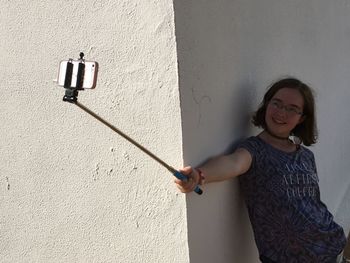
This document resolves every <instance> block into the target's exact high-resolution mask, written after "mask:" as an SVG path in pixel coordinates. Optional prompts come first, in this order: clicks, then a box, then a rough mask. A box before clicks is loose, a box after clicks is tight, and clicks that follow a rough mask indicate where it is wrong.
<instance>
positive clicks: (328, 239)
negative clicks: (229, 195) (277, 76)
mask: <svg viewBox="0 0 350 263" xmlns="http://www.w3.org/2000/svg"><path fill="white" fill-rule="evenodd" d="M238 148H244V149H246V150H248V151H249V153H250V154H251V156H252V164H251V167H250V169H249V170H248V171H247V172H246V173H245V174H243V175H241V176H239V182H240V186H241V189H242V191H243V194H244V197H245V202H246V205H247V208H248V213H249V218H250V221H251V224H252V227H253V232H254V237H255V242H256V245H257V248H258V251H259V254H260V255H263V256H264V257H267V258H269V259H271V260H273V261H275V262H278V263H288V262H298V263H302V262H307V263H313V262H315V263H316V262H317V263H320V262H322V263H327V262H332V263H333V262H335V259H336V257H337V255H338V254H339V253H341V251H342V250H343V249H344V247H345V244H346V237H345V234H344V231H343V229H342V228H341V227H340V226H339V225H338V224H336V223H335V222H334V221H333V216H332V214H331V213H330V212H329V211H328V209H327V207H326V205H325V204H324V203H322V202H321V200H320V190H319V185H318V181H319V179H318V176H317V171H316V165H315V159H314V155H313V153H312V152H311V151H310V150H308V149H307V148H305V147H303V146H300V148H299V149H298V150H297V151H295V152H292V153H288V152H284V151H281V150H279V149H277V148H274V147H273V146H271V145H270V144H268V143H266V142H264V141H263V140H262V139H260V138H259V137H250V138H248V139H246V140H245V141H243V142H242V143H240V144H239V145H238Z"/></svg>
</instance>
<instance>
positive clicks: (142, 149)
mask: <svg viewBox="0 0 350 263" xmlns="http://www.w3.org/2000/svg"><path fill="white" fill-rule="evenodd" d="M71 102H72V103H74V104H75V105H77V106H78V107H79V108H81V109H82V110H84V111H85V112H87V113H88V114H90V115H91V116H92V117H94V118H95V119H97V120H99V121H100V122H102V123H103V124H105V125H106V126H108V127H109V128H111V129H112V130H113V131H115V132H116V133H118V134H119V135H120V136H122V137H124V139H126V140H128V141H129V142H131V143H132V144H133V145H135V146H136V147H138V148H139V149H140V150H141V151H143V152H144V153H146V154H147V155H148V156H150V157H151V158H153V159H154V160H155V161H157V162H158V163H160V164H161V165H162V166H164V167H165V168H166V169H168V171H170V172H171V173H172V174H173V175H174V176H175V177H176V178H178V179H179V180H181V181H187V180H188V177H187V176H185V175H184V174H182V173H181V172H179V171H177V170H176V169H174V168H173V167H171V166H170V165H168V164H167V163H166V162H164V161H163V160H161V159H160V158H159V157H157V156H156V155H154V154H153V153H152V152H150V151H149V150H148V149H146V148H145V147H143V146H142V145H141V144H139V143H138V142H136V141H135V140H133V139H132V138H130V137H129V136H128V135H126V134H125V133H123V132H122V131H121V130H119V129H117V128H116V127H114V126H113V125H112V124H110V123H108V122H107V121H105V120H104V119H102V118H101V117H100V116H98V115H97V114H95V113H94V112H92V111H91V110H89V109H88V108H86V107H85V106H84V105H82V104H81V103H79V102H78V101H77V100H75V101H71ZM194 192H196V193H197V194H199V195H201V194H202V193H203V191H202V189H200V188H199V186H198V185H197V186H196V188H195V189H194Z"/></svg>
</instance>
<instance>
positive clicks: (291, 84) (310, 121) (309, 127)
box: [252, 78, 317, 146]
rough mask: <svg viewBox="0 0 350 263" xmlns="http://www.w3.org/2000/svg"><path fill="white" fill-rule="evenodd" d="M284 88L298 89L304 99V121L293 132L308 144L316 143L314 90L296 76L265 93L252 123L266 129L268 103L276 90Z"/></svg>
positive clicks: (278, 83) (275, 85) (277, 83)
mask: <svg viewBox="0 0 350 263" xmlns="http://www.w3.org/2000/svg"><path fill="white" fill-rule="evenodd" d="M282 88H290V89H295V90H298V91H299V92H300V94H301V95H302V96H303V99H304V110H303V115H302V117H303V118H304V121H303V122H301V123H300V124H298V125H297V126H296V127H295V128H294V129H293V130H292V134H293V135H295V136H298V137H299V138H300V139H301V140H302V142H303V143H304V145H306V146H310V145H311V144H314V143H316V141H317V125H316V112H315V99H314V95H313V91H312V89H311V88H310V87H309V86H308V85H306V84H305V83H303V82H301V81H300V80H298V79H295V78H286V79H281V80H279V81H277V82H276V83H274V84H273V85H272V86H271V87H270V88H269V89H268V91H267V92H266V93H265V95H264V98H263V101H262V102H261V104H260V106H259V109H258V110H257V111H256V112H255V114H254V116H253V120H252V123H253V124H254V125H255V126H257V127H261V128H263V129H266V123H265V113H266V108H267V105H268V103H269V102H270V100H271V99H272V97H273V96H274V95H275V94H276V92H277V91H279V90H280V89H282Z"/></svg>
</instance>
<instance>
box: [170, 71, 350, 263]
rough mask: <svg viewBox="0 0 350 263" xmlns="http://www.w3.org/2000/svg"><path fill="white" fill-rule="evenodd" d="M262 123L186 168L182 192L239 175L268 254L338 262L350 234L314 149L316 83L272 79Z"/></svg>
mask: <svg viewBox="0 0 350 263" xmlns="http://www.w3.org/2000/svg"><path fill="white" fill-rule="evenodd" d="M253 124H254V125H255V126H257V127H261V128H262V129H263V131H262V132H261V133H260V134H258V135H257V136H254V137H250V138H248V139H246V140H244V141H243V142H242V143H240V144H239V145H238V147H237V148H236V150H235V151H234V152H233V153H232V154H230V155H224V156H219V157H216V158H213V159H211V160H209V161H208V162H207V163H205V164H204V165H203V166H201V167H198V168H195V169H194V168H192V167H190V166H188V167H184V168H182V169H180V171H181V172H182V173H183V174H185V175H187V176H188V177H189V180H188V181H187V182H183V181H180V180H178V179H175V183H176V185H177V186H178V188H179V189H180V191H181V192H183V193H188V192H191V191H193V190H194V188H195V186H196V185H198V184H199V185H203V184H207V183H211V182H219V181H224V180H228V179H231V178H234V177H237V176H239V182H240V187H241V189H242V191H243V193H244V197H245V202H246V205H247V208H248V213H249V217H250V221H251V224H252V227H253V231H254V237H255V242H256V245H257V248H258V251H259V254H260V260H261V262H278V263H288V262H298V263H303V262H305V263H328V262H329V263H335V262H337V258H338V257H339V255H340V254H341V253H342V251H343V249H344V247H345V244H346V238H345V234H344V231H343V229H342V228H341V227H340V226H339V225H338V224H336V223H335V222H334V221H333V216H332V214H331V213H330V212H329V211H328V209H327V207H326V206H325V204H324V203H322V201H321V200H320V190H319V185H318V181H319V179H318V176H317V170H316V165H315V159H314V155H313V153H312V152H311V151H310V150H309V149H307V148H306V147H304V146H302V145H301V144H303V145H305V146H310V145H312V144H314V143H316V139H317V131H316V119H315V103H314V96H313V93H312V90H311V89H310V87H308V86H307V85H306V84H304V83H302V82H301V81H299V80H297V79H294V78H288V79H282V80H280V81H278V82H276V83H275V84H273V85H272V86H271V87H270V89H269V90H268V91H267V92H266V94H265V96H264V99H263V101H262V103H261V105H260V107H259V109H258V110H257V111H256V112H255V115H254V116H253Z"/></svg>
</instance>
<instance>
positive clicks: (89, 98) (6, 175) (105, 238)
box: [0, 0, 189, 263]
mask: <svg viewBox="0 0 350 263" xmlns="http://www.w3.org/2000/svg"><path fill="white" fill-rule="evenodd" d="M0 39H1V40H0V57H1V58H0V76H1V82H0V95H1V96H0V120H1V125H0V156H1V157H0V158H1V161H0V261H1V262H176V263H177V262H188V260H189V259H188V247H187V225H186V210H185V196H184V195H180V194H178V192H177V190H176V188H175V186H174V184H173V178H172V177H171V176H170V174H169V173H168V171H167V170H165V169H164V168H163V167H160V166H159V165H158V164H157V163H155V162H154V161H152V160H151V159H150V158H149V157H148V156H146V155H144V154H143V153H142V152H140V151H139V150H137V149H136V148H135V147H133V146H132V145H130V144H129V143H128V142H126V141H124V139H122V138H121V137H119V136H117V135H116V134H114V133H113V132H112V131H111V130H109V129H108V128H107V127H105V126H103V125H102V124H101V123H99V122H97V121H96V120H94V119H93V118H91V117H90V116H88V115H87V114H86V113H85V112H83V111H82V110H80V109H79V108H78V107H76V106H74V105H70V104H68V103H64V102H62V97H63V94H64V89H63V88H61V87H58V86H56V84H54V83H53V82H52V79H55V78H56V77H57V71H58V64H59V61H60V60H62V59H68V58H69V57H75V58H76V57H78V55H79V52H80V51H84V52H85V55H86V59H89V60H96V61H98V62H99V64H100V72H99V78H98V82H97V88H96V90H93V91H83V92H81V93H80V95H79V100H80V102H81V103H83V104H84V105H85V106H87V107H88V108H90V109H91V110H93V111H94V112H96V113H98V114H99V115H100V116H102V117H103V118H105V119H106V120H108V121H110V122H111V123H112V124H114V125H115V126H117V127H118V128H120V129H121V130H123V131H125V132H126V133H128V134H129V135H130V136H131V137H133V138H135V139H136V140H138V141H139V142H140V143H142V144H143V145H145V146H146V147H148V148H149V149H150V150H151V151H153V152H155V153H157V154H158V155H159V156H160V157H161V158H163V159H164V160H167V161H168V162H169V164H171V165H173V166H175V167H178V166H181V163H182V159H181V158H182V153H181V136H182V135H181V122H180V108H179V107H180V104H179V95H178V93H179V92H178V81H177V61H176V46H175V34H174V17H173V6H172V1H169V0H162V1H143V0H132V1H131V0H118V1H100V0H95V1H40V0H35V1H6V0H0Z"/></svg>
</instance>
